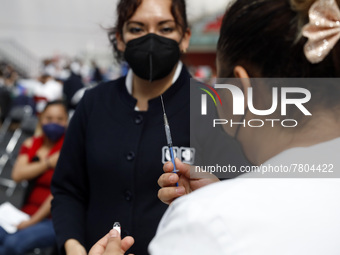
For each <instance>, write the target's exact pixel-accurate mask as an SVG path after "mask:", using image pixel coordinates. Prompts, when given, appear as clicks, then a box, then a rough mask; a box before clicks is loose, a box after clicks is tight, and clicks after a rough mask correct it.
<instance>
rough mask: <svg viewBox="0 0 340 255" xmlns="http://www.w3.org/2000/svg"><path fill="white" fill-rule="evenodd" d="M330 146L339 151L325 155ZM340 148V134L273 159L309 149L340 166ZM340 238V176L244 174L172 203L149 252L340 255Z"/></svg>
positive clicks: (164, 254) (154, 254)
mask: <svg viewBox="0 0 340 255" xmlns="http://www.w3.org/2000/svg"><path fill="white" fill-rule="evenodd" d="M325 147H327V148H333V150H328V151H327V153H328V155H325V154H324V153H325V151H323V149H324V148H325ZM339 148H340V139H335V140H332V141H329V142H326V143H322V144H319V145H315V146H312V147H306V148H293V149H290V150H287V151H285V152H283V153H281V154H279V155H277V156H276V157H274V158H273V159H271V160H269V161H268V162H266V164H270V163H271V164H274V163H275V162H282V160H284V159H291V158H297V159H298V158H306V155H308V154H309V155H310V159H312V158H319V159H320V160H328V161H329V162H332V163H334V164H335V165H336V166H339V164H340V159H339V158H340V157H339V156H340V155H339V151H340V150H339ZM299 156H301V157H299ZM279 159H280V160H279ZM334 171H340V168H339V167H337V169H334ZM249 176H250V175H249ZM253 177H255V176H253ZM339 240H340V179H339V178H332V179H331V178H329V179H321V178H318V179H316V178H309V179H306V178H305V179H302V178H295V179H293V178H281V179H279V178H276V179H270V178H237V179H234V180H230V181H223V182H220V183H217V184H213V185H209V186H207V187H205V188H202V189H200V190H197V191H195V192H193V193H191V194H190V195H188V196H185V197H182V198H179V199H177V200H176V201H175V202H174V203H172V205H171V206H170V207H169V208H168V210H167V211H166V213H165V215H164V216H163V219H162V220H161V222H160V225H159V227H158V230H157V234H156V236H155V238H154V239H153V240H152V242H151V244H150V246H149V251H150V254H152V255H167V254H174V255H181V254H183V255H184V254H185V255H188V254H193V255H200V254H201V255H210V254H228V255H236V254H237V255H249V254H251V255H267V254H268V255H269V254H270V255H273V254H275V255H294V254H296V255H304V254H306V255H307V254H308V255H316V254H318V255H320V254H327V255H335V254H340V241H339Z"/></svg>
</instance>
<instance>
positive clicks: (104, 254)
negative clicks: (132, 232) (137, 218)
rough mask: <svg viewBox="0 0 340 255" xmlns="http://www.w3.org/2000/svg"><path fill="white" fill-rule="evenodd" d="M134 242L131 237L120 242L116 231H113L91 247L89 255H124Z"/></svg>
mask: <svg viewBox="0 0 340 255" xmlns="http://www.w3.org/2000/svg"><path fill="white" fill-rule="evenodd" d="M134 242H135V241H134V239H133V238H132V237H131V236H127V237H125V238H124V239H123V240H121V239H120V235H119V233H118V231H117V230H114V229H113V230H111V231H110V233H108V234H107V235H106V236H104V237H103V238H102V239H100V240H99V241H98V242H97V243H96V244H95V245H93V247H92V248H91V250H90V252H89V255H124V254H125V252H126V251H127V250H128V249H130V247H131V246H132V245H133V243H134ZM130 255H131V254H130Z"/></svg>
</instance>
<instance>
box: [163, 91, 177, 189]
mask: <svg viewBox="0 0 340 255" xmlns="http://www.w3.org/2000/svg"><path fill="white" fill-rule="evenodd" d="M161 101H162V107H163V117H164V128H165V135H166V140H167V143H168V147H169V151H170V157H171V161H172V164H173V165H174V170H173V171H172V172H173V173H177V172H178V170H177V169H176V165H175V156H174V150H173V148H172V138H171V132H170V126H169V122H168V118H167V116H166V113H165V107H164V101H163V96H162V95H161ZM176 187H178V183H176Z"/></svg>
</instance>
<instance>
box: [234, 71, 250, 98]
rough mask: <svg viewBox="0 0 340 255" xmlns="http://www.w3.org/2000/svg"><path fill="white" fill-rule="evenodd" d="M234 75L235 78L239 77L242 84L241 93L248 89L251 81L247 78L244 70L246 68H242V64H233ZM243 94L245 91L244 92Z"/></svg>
mask: <svg viewBox="0 0 340 255" xmlns="http://www.w3.org/2000/svg"><path fill="white" fill-rule="evenodd" d="M234 76H235V78H239V79H241V84H242V88H241V89H242V90H243V93H244V92H245V91H248V88H250V87H251V83H250V78H249V75H248V73H247V71H246V69H244V67H243V66H235V68H234ZM244 94H245V95H246V94H247V93H244Z"/></svg>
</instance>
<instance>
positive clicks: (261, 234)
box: [90, 0, 340, 255]
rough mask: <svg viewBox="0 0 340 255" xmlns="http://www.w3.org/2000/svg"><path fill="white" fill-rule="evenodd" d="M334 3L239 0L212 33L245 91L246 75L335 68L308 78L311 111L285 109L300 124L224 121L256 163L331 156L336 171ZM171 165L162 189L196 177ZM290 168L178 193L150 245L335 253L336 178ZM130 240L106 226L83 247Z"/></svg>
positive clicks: (338, 20) (262, 96)
mask: <svg viewBox="0 0 340 255" xmlns="http://www.w3.org/2000/svg"><path fill="white" fill-rule="evenodd" d="M339 5H340V1H338V0H337V1H336V0H299V1H297V0H291V1H288V0H277V1H271V0H261V1H257V0H256V1H249V0H237V1H236V2H235V3H234V4H233V5H232V6H231V7H230V9H228V11H227V13H226V15H225V17H224V19H223V24H222V27H221V34H220V39H219V42H218V51H217V63H218V76H219V77H231V78H240V84H239V86H240V87H239V88H240V89H242V91H246V90H247V89H248V88H250V86H252V85H254V84H252V83H251V82H252V80H249V78H259V77H269V78H280V77H291V78H296V77H298V78H320V77H323V78H329V77H333V78H337V79H333V80H329V79H328V80H327V79H324V84H323V83H322V82H318V83H317V84H315V83H308V84H307V85H306V88H307V89H308V90H310V91H312V99H311V102H312V104H308V105H309V107H310V108H311V110H312V112H313V117H312V118H309V119H308V120H306V119H303V118H302V117H301V114H300V113H299V109H296V108H294V109H293V110H292V111H290V113H289V116H295V118H297V119H299V121H300V125H299V126H298V127H297V128H293V129H284V128H283V127H281V126H275V127H271V128H270V127H264V128H249V127H242V126H241V128H239V129H238V128H235V127H234V128H231V127H227V128H226V129H225V130H226V132H227V133H229V134H230V135H231V136H234V138H235V139H236V140H237V141H238V142H239V143H240V144H241V146H242V147H243V149H244V152H245V154H246V156H247V158H248V159H249V160H250V161H251V162H252V163H253V164H255V165H262V164H263V165H268V164H269V165H270V164H271V165H274V166H275V165H277V163H279V164H280V163H281V164H282V163H286V164H287V163H290V162H295V163H297V164H299V163H302V164H304V163H311V164H313V163H314V162H319V163H320V162H323V163H331V164H334V167H335V169H334V173H335V174H336V176H339V171H340V169H339V166H340V161H339V155H338V151H339V147H340V138H339V137H340V131H339V130H340V124H339V115H340V110H339V109H340V105H339V104H340V103H339V96H340V85H339V82H338V80H339V79H338V78H339V77H340V62H339V59H340V43H339V39H340V29H339V28H340V9H339ZM254 24H256V26H255V25H254ZM326 31H327V32H326ZM254 49H256V50H254ZM268 49H270V50H268ZM327 81H328V82H327ZM257 85H258V84H257ZM260 85H264V86H256V84H255V86H253V89H254V100H255V101H256V102H257V106H260V107H258V108H261V109H262V108H263V107H264V108H265V107H267V106H268V98H270V99H271V91H272V86H273V84H260ZM275 86H277V84H275ZM266 96H268V97H266ZM227 97H228V99H231V96H230V94H229V95H227ZM226 102H227V105H226V106H223V108H222V109H221V110H222V111H223V116H228V117H229V118H233V117H235V116H233V114H232V109H233V108H232V103H231V102H232V100H227V101H226ZM244 107H245V109H244V110H245V115H244V116H238V118H242V119H243V118H244V119H252V118H254V114H253V113H252V112H250V111H247V109H246V105H245V106H244ZM258 108H257V109H258ZM265 109H267V108H265ZM256 118H265V117H264V116H256ZM323 124H325V125H323ZM176 166H177V169H178V170H179V176H177V175H176V174H171V173H170V172H171V171H172V169H173V166H172V164H171V163H168V164H166V165H165V166H164V170H165V171H166V172H167V173H166V174H164V175H163V176H162V177H161V178H160V183H161V186H162V189H161V190H162V191H163V195H164V194H167V196H169V195H171V194H175V192H174V190H175V189H176V187H173V185H174V183H175V182H177V181H178V182H179V184H180V185H183V186H184V187H188V189H187V192H189V190H191V189H192V186H193V185H197V184H199V183H198V182H197V180H192V179H190V169H189V168H190V167H189V166H188V165H186V164H183V163H181V162H179V161H177V163H176ZM274 176H275V175H274ZM289 176H290V175H288V176H287V177H288V178H284V176H283V177H282V176H281V178H264V177H263V176H262V178H261V174H260V175H258V174H257V173H249V174H247V176H244V177H248V178H237V179H234V180H231V181H228V182H226V181H224V182H219V183H216V184H214V185H209V186H207V187H205V188H202V189H199V190H198V191H195V192H193V193H191V194H190V195H187V196H184V197H182V198H180V199H177V200H176V201H175V202H173V203H172V205H171V206H170V207H169V210H168V211H167V212H166V213H165V215H164V217H163V219H162V221H161V223H160V225H159V228H158V231H157V234H156V236H155V238H154V239H153V241H152V242H151V244H150V247H149V251H150V253H151V254H152V255H156V254H162V255H164V254H176V255H178V254H186V255H187V254H195V255H197V254H202V255H203V254H204V255H206V254H238V255H242V254H258V255H260V254H261V255H264V254H282V255H283V254H296V255H298V254H309V255H311V254H312V255H314V254H315V255H319V254H332V255H336V254H339V250H340V244H339V241H338V239H339V236H340V218H339V214H340V203H339V201H340V181H339V179H338V178H336V177H335V178H334V177H333V178H313V176H309V178H289ZM170 177H172V180H170ZM305 177H307V176H305ZM201 184H203V185H201V186H204V182H203V181H202V180H201ZM196 188H197V187H196ZM173 197H175V196H174V195H173ZM202 212H203V213H202ZM132 244H133V239H132V238H131V237H126V238H125V239H123V240H122V241H121V240H120V236H119V234H118V232H117V231H115V230H113V231H111V232H110V233H109V234H107V236H105V237H103V238H102V239H101V240H100V241H99V242H98V243H97V244H96V245H95V246H94V247H93V249H92V250H91V251H90V255H118V254H124V252H125V251H126V250H127V249H128V248H129V247H130V246H131V245H132ZM136 255H138V254H136Z"/></svg>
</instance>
